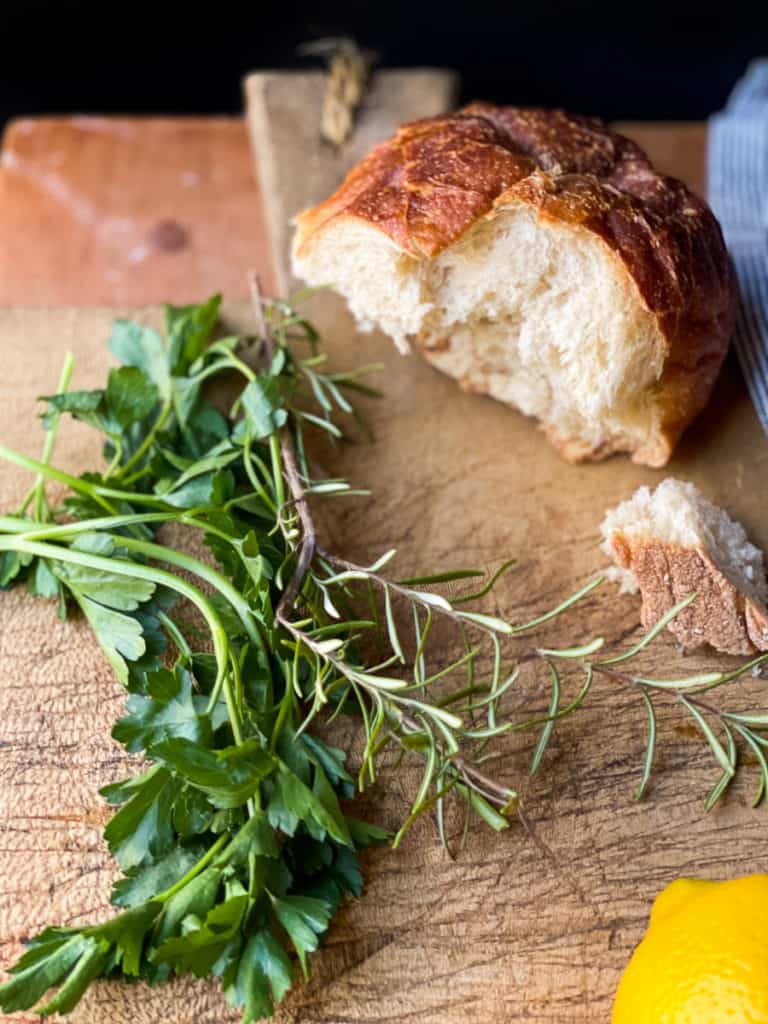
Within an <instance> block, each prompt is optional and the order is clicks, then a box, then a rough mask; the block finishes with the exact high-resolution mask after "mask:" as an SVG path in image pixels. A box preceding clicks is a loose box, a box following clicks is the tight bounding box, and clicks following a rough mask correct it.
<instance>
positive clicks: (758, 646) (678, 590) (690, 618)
mask: <svg viewBox="0 0 768 1024" xmlns="http://www.w3.org/2000/svg"><path fill="white" fill-rule="evenodd" d="M601 531H602V535H603V545H602V549H603V551H605V553H606V554H607V555H609V556H610V557H611V558H612V560H613V562H614V567H613V568H612V569H611V570H609V572H610V574H611V575H612V576H613V578H614V579H616V580H617V582H618V583H619V584H620V586H621V590H622V591H623V592H630V593H634V592H637V591H638V590H639V591H640V594H641V596H642V607H641V612H640V615H641V620H642V623H643V626H644V627H645V628H646V629H649V628H650V627H651V626H653V625H654V624H655V623H656V622H658V620H659V619H660V618H661V616H662V615H664V614H665V613H666V612H668V611H669V610H670V609H671V608H673V607H674V605H675V604H677V603H678V602H679V601H681V600H683V599H684V598H685V597H687V596H688V595H689V594H691V593H696V595H697V596H696V599H695V601H693V603H692V604H690V605H688V607H687V608H684V609H683V610H682V611H681V612H680V613H679V614H678V615H677V616H676V617H675V618H674V619H673V621H672V622H671V623H670V624H669V627H668V628H669V629H670V630H671V632H672V633H673V634H674V635H675V636H676V637H677V639H678V640H679V641H680V643H681V644H682V645H683V646H684V647H686V648H696V647H701V646H703V645H704V644H709V645H711V646H712V647H714V648H715V649H716V650H718V651H722V652H723V653H725V654H754V653H755V652H756V651H766V650H768V611H767V610H766V603H767V602H768V580H767V579H766V571H765V563H764V559H763V553H762V551H760V549H759V548H757V547H755V545H754V544H752V543H751V542H750V541H749V539H748V538H747V534H746V531H745V530H744V527H743V526H742V525H741V523H738V522H736V521H735V520H733V519H731V518H730V516H729V515H728V514H727V513H726V512H724V511H723V510H722V509H721V508H718V507H717V506H716V505H713V504H712V502H710V501H708V500H707V499H706V498H705V497H704V495H703V494H702V493H701V491H699V490H698V489H697V488H696V487H695V486H694V485H693V484H691V483H684V482H683V481H680V480H675V479H673V478H671V477H668V478H667V479H666V480H663V481H662V482H661V483H660V484H659V485H658V487H657V488H656V490H655V491H651V490H650V489H649V488H648V487H640V488H639V489H638V490H637V491H636V492H635V493H634V494H633V495H632V497H631V498H629V499H628V500H627V501H624V502H622V503H621V504H620V505H618V506H617V507H616V508H614V509H611V510H609V511H608V512H607V513H606V516H605V519H604V521H603V524H602V527H601Z"/></svg>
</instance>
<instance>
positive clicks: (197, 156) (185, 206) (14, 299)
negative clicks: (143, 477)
mask: <svg viewBox="0 0 768 1024" xmlns="http://www.w3.org/2000/svg"><path fill="white" fill-rule="evenodd" d="M618 127H619V128H620V130H622V131H625V132H626V133H627V134H628V135H631V136H632V137H633V138H634V139H636V140H637V141H638V142H639V143H640V144H641V145H642V146H644V147H645V148H646V149H647V150H648V152H649V153H650V155H651V157H652V158H653V159H654V160H655V161H656V162H657V163H658V165H659V167H660V168H661V169H662V170H665V171H669V172H671V173H675V174H677V175H678V176H680V177H682V178H684V179H685V180H686V181H687V182H689V184H691V185H692V186H693V187H694V188H696V189H697V190H698V191H703V189H704V146H705V138H706V129H705V127H704V125H702V124H698V123H683V124H650V123H648V124H645V123H639V122H630V123H626V124H621V125H619V126H618ZM246 267H255V268H256V269H258V270H259V272H260V273H261V274H262V278H263V280H264V281H265V283H268V284H269V285H270V287H271V284H272V278H271V275H270V267H269V256H268V247H267V244H266V238H265V229H264V223H263V219H262V208H261V203H260V197H259V192H258V187H257V184H256V182H255V180H254V173H253V164H252V161H251V152H250V147H249V144H248V139H247V135H246V129H245V125H244V123H243V122H242V121H241V120H240V119H238V118H188V119H184V118H162V119H159V118H142V119H139V118H130V119H129V118H93V117H74V118H40V119H35V120H23V121H15V122H13V123H12V124H11V125H10V126H9V127H8V129H7V131H6V133H5V137H4V139H3V149H2V155H1V156H0V304H2V305H30V304H32V305H35V304H44V305H54V304H59V303H66V304H71V305H77V304H84V305H98V304H107V305H109V304H118V305H119V304H122V303H128V304H140V303H146V302H161V301H163V300H165V299H169V298H172V299H174V300H175V301H177V302H181V301H185V300H190V299H196V298H200V297H201V296H203V295H205V294H207V293H208V292H212V291H215V290H218V289H220V290H223V291H224V292H225V294H227V295H228V296H230V297H237V296H239V295H244V294H245V288H244V284H243V282H244V275H243V270H244V268H246Z"/></svg>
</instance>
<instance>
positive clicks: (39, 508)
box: [21, 352, 75, 520]
mask: <svg viewBox="0 0 768 1024" xmlns="http://www.w3.org/2000/svg"><path fill="white" fill-rule="evenodd" d="M74 365H75V359H74V356H73V355H72V353H71V352H67V354H66V355H65V356H64V365H63V366H62V368H61V375H60V377H59V383H58V386H57V388H56V392H57V394H61V393H62V392H64V391H67V389H68V388H69V381H70V379H71V377H72V369H73V367H74ZM60 420H61V413H59V412H52V414H51V422H50V426H49V427H48V429H47V430H46V432H45V442H44V444H43V455H42V461H43V462H44V463H46V464H48V463H49V462H50V461H51V456H52V455H53V449H54V447H55V445H56V435H57V434H58V430H59V421H60ZM32 497H34V499H35V519H38V520H42V519H44V518H46V517H47V514H48V502H47V500H46V497H45V477H43V476H42V475H41V474H40V473H38V475H37V479H36V480H35V483H34V485H33V487H32V490H31V491H30V494H29V497H28V498H26V499H25V501H24V502H23V504H22V506H21V512H22V513H23V512H25V511H26V508H27V505H28V504H29V501H30V500H31V498H32Z"/></svg>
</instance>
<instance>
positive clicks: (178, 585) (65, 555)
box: [0, 536, 239, 731]
mask: <svg viewBox="0 0 768 1024" xmlns="http://www.w3.org/2000/svg"><path fill="white" fill-rule="evenodd" d="M0 551H23V552H25V553H26V554H29V555H38V556H39V557H40V558H50V559H52V560H53V561H55V562H69V563H71V564H73V565H83V566H86V567H87V568H89V569H98V570H100V571H101V572H107V573H115V574H116V575H118V576H131V577H133V578H134V579H141V580H148V581H149V582H150V583H155V584H157V585H159V586H162V587H168V589H169V590H175V591H176V592H177V593H179V594H181V596H182V597H186V599H187V600H188V601H191V602H192V604H194V606H195V607H196V608H197V609H198V611H199V612H200V614H201V615H202V616H203V618H204V619H205V621H206V624H207V626H208V628H209V630H210V632H211V639H212V640H213V650H214V654H215V656H216V664H217V666H218V676H217V679H216V683H215V684H214V690H215V689H216V687H217V686H218V687H219V689H220V688H221V684H222V683H224V682H225V680H224V677H225V676H226V675H227V674H228V673H227V666H228V654H229V640H228V638H227V633H226V630H225V629H224V626H223V624H222V621H221V619H220V618H219V613H218V612H217V611H216V609H215V608H214V607H213V605H212V604H211V602H210V601H209V600H208V599H207V598H206V597H205V595H204V594H203V593H202V592H201V591H200V590H198V589H197V587H193V586H192V584H191V583H187V581H186V580H184V579H182V578H181V577H179V576H175V575H174V574H173V573H171V572H168V571H167V570H165V569H158V568H157V567H155V566H148V565H138V564H137V563H136V562H126V561H124V560H123V559H122V558H104V557H103V556H102V555H92V554H90V553H89V552H87V551H71V550H70V549H69V548H65V547H60V546H59V545H57V544H46V543H43V542H41V541H32V540H25V539H24V538H23V537H18V536H14V537H0ZM225 688H226V686H225ZM238 726H239V722H238ZM233 731H234V726H233Z"/></svg>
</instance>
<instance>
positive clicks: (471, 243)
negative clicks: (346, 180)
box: [294, 203, 665, 458]
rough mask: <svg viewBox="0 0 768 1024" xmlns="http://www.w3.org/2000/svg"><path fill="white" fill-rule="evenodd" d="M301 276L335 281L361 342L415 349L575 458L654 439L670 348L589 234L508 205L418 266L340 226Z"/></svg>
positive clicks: (305, 259)
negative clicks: (383, 337) (523, 417)
mask: <svg viewBox="0 0 768 1024" xmlns="http://www.w3.org/2000/svg"><path fill="white" fill-rule="evenodd" d="M294 271H295V273H296V274H297V275H298V276H299V277H301V278H302V279H303V280H305V281H306V282H308V283H309V284H323V283H328V282H331V283H332V284H333V285H334V287H335V288H336V289H337V290H338V291H339V292H341V294H342V295H343V296H344V297H345V298H346V300H347V303H348V305H349V308H350V310H351V311H352V313H353V315H354V316H355V318H356V319H357V321H358V324H359V326H360V327H361V328H362V329H363V330H370V329H372V328H374V327H379V328H381V329H382V330H383V331H385V332H386V333H387V334H389V335H390V336H391V337H392V338H394V340H395V341H396V343H397V345H398V347H399V348H400V349H401V351H407V350H408V347H409V345H410V344H411V343H413V344H415V345H417V346H418V347H419V348H421V349H422V350H423V352H424V355H425V356H426V358H427V359H429V360H430V361H431V362H432V363H434V365H435V366H437V367H438V368H439V369H441V370H443V371H444V372H445V373H448V374H450V375H451V376H453V377H455V378H457V379H458V380H459V381H460V382H461V384H462V385H463V386H464V387H465V388H467V389H469V390H472V391H478V392H482V393H484V394H489V395H491V396H492V397H494V398H497V399H500V400H501V401H503V402H507V403H509V404H510V405H514V406H516V407H517V408H519V409H520V410H521V411H522V412H524V413H526V414H527V415H529V416H535V417H537V418H538V419H539V420H541V422H542V423H543V424H544V426H545V428H546V430H547V432H548V434H549V435H550V438H551V439H552V440H553V442H554V443H555V444H556V445H558V447H560V449H561V451H563V453H564V454H565V455H566V456H567V457H570V458H579V457H584V456H589V455H601V454H606V453H607V452H610V451H624V450H635V449H637V448H638V447H639V446H640V445H642V443H643V440H644V439H645V438H647V437H648V436H649V435H651V434H652V433H653V426H652V417H653V408H652V403H651V395H650V388H651V387H652V385H653V384H654V383H655V382H656V381H657V380H658V378H659V376H660V375H661V371H662V366H663V363H664V356H665V344H664V340H663V338H662V335H661V332H660V330H659V326H658V322H657V319H656V317H655V316H654V315H653V314H652V313H650V312H649V310H648V309H647V307H646V306H645V304H644V302H643V301H642V299H641V297H640V294H639V291H638V289H637V286H636V284H635V282H634V280H633V279H632V278H631V277H630V276H629V275H628V274H627V271H626V268H625V267H624V266H623V264H622V263H621V261H620V259H619V258H618V257H617V256H616V254H615V253H614V252H613V251H612V250H611V249H610V248H609V247H608V246H607V245H605V244H604V243H603V242H602V241H601V240H600V239H599V238H598V237H597V236H596V235H595V234H593V233H592V232H590V231H587V230H585V229H583V228H581V227H578V226H573V225H569V224H565V223H562V222H557V221H552V220H545V219H542V218H539V217H537V214H536V211H535V210H533V209H531V208H530V207H529V206H528V205H526V204H523V203H513V204H510V205H507V206H503V207H501V208H497V209H496V211H495V212H494V213H493V215H490V216H488V217H486V218H484V219H482V220H480V221H478V222H477V223H476V224H475V225H474V226H473V227H472V228H470V229H469V230H468V231H466V232H465V234H464V235H462V237H461V238H460V239H459V240H458V241H457V242H455V243H454V244H453V245H451V246H448V247H447V248H446V249H444V250H443V251H442V252H441V253H440V254H439V255H437V256H436V257H435V258H434V259H433V260H423V259H417V258H415V257H414V256H411V255H409V254H407V253H404V252H403V251H402V250H401V249H399V248H398V247H397V246H396V245H395V244H394V243H393V242H392V241H391V240H390V239H389V238H388V237H387V236H386V235H385V234H384V233H383V232H382V231H380V230H378V229H377V228H376V227H374V226H372V225H370V224H366V223H365V222H364V221H362V220H356V219H354V218H345V219H339V220H337V221H335V222H333V223H331V224H330V225H329V226H328V227H327V228H326V229H325V230H324V231H322V232H317V234H316V235H315V236H313V237H311V238H310V239H309V240H308V241H307V242H306V243H305V245H304V246H303V247H302V249H301V252H300V255H295V256H294Z"/></svg>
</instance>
